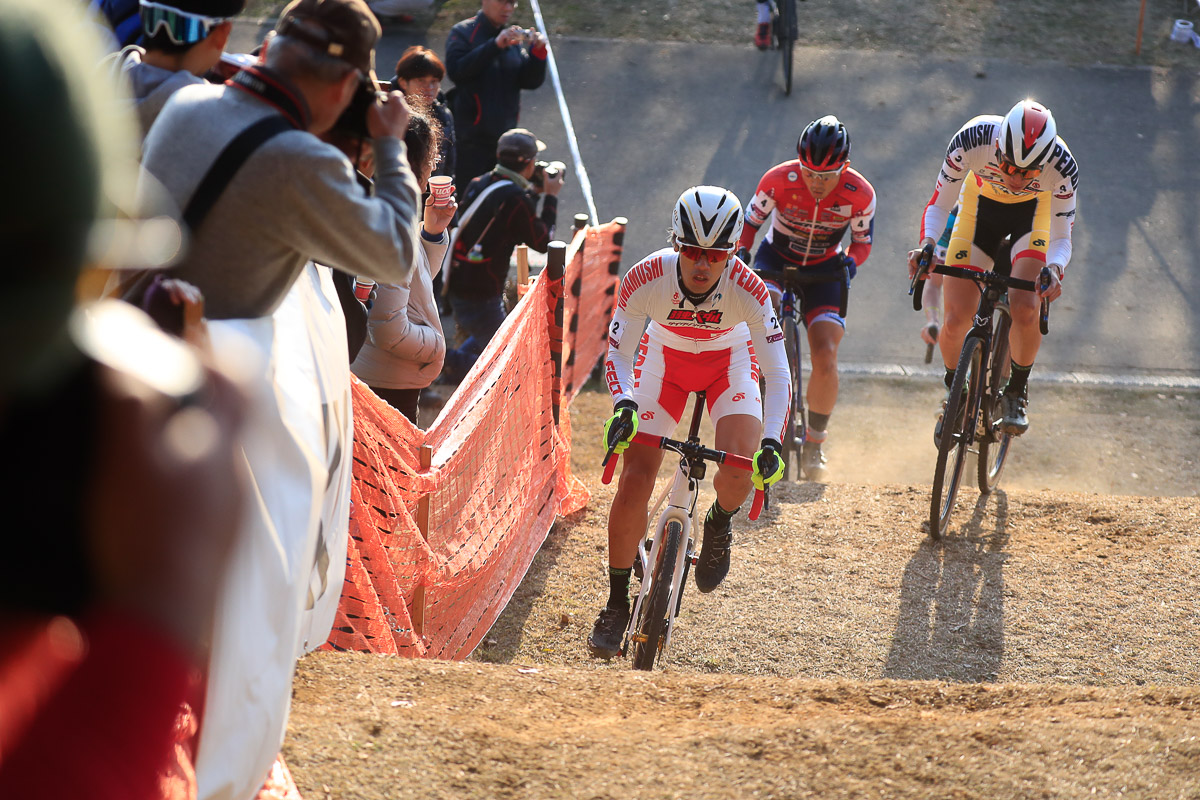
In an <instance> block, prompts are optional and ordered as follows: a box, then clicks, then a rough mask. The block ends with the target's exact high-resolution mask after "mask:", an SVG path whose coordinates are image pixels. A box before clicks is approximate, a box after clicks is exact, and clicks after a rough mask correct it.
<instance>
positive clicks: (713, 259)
mask: <svg viewBox="0 0 1200 800" xmlns="http://www.w3.org/2000/svg"><path fill="white" fill-rule="evenodd" d="M679 252H680V253H681V254H683V255H685V256H687V257H688V258H690V259H691V260H692V261H702V260H703V261H707V262H708V263H710V264H724V263H725V262H726V261H728V260H729V256H731V255H732V254H733V251H732V250H718V249H717V248H715V247H697V246H696V245H694V244H682V245H680V246H679Z"/></svg>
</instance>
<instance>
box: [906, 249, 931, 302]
mask: <svg viewBox="0 0 1200 800" xmlns="http://www.w3.org/2000/svg"><path fill="white" fill-rule="evenodd" d="M932 263H933V245H931V244H927V245H925V246H924V247H922V248H921V255H919V256H917V272H916V274H915V275H913V277H912V281H910V282H909V284H908V293H909V295H910V296H911V297H912V299H913V311H920V310H921V295H922V294H924V287H921V291H920V292H918V291H917V286H918V285H920V283H921V281H922V280H923V279H924V278H925V276H926V275H928V274H929V267H930V264H932Z"/></svg>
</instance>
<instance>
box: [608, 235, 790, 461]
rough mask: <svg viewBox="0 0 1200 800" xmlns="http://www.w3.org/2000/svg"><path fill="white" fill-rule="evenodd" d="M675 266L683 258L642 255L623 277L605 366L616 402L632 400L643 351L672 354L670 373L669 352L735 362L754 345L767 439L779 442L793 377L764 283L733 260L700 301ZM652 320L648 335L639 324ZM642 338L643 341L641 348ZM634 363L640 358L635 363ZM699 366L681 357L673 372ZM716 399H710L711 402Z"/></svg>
mask: <svg viewBox="0 0 1200 800" xmlns="http://www.w3.org/2000/svg"><path fill="white" fill-rule="evenodd" d="M678 263H679V254H678V253H675V252H674V251H673V250H671V249H669V248H664V249H662V250H659V251H657V252H655V253H651V254H650V255H649V256H647V257H646V258H644V259H643V260H642V261H640V262H639V263H638V264H636V265H635V266H634V267H633V268H632V269H630V270H629V272H627V273H625V277H624V278H622V279H621V288H620V294H619V295H618V298H617V308H616V311H615V312H614V313H613V319H612V324H611V325H610V326H609V337H608V360H607V362H606V363H605V380H606V382H607V383H608V391H609V392H610V393H611V394H612V397H613V401H614V402H616V401H618V400H634V399H635V397H634V387H635V384H636V382H637V381H638V379H639V378H640V375H639V372H640V360H641V359H644V358H645V350H646V346H653V347H655V348H657V349H665V351H667V352H668V358H667V360H666V362H665V363H664V364H663V369H664V370H670V369H671V368H672V361H671V360H670V357H669V354H670V352H671V351H674V352H678V353H682V354H687V355H689V356H691V355H694V354H703V353H711V354H712V358H713V359H714V361H723V362H724V363H730V356H729V351H730V349H746V348H747V347H749V348H750V349H751V351H752V352H751V355H752V357H754V358H756V359H757V361H758V366H759V367H760V368H761V370H762V375H763V377H764V378H765V381H766V395H765V397H764V398H763V408H762V414H763V418H764V424H763V431H764V433H763V436H764V437H770V438H772V439H777V440H778V439H780V437H782V436H783V429H784V422H785V421H786V414H787V411H788V407H789V406H790V404H791V390H792V386H791V374H790V371H789V368H788V363H787V354H786V353H785V351H784V349H783V332H782V330H781V329H780V326H779V320H778V319H777V318H776V316H775V310H774V308H773V307H772V305H771V298H770V295H769V294H768V293H767V287H766V284H765V283H763V280H762V278H760V277H758V276H757V275H756V274H754V271H753V270H751V269H750V268H749V267H748V266H746V265H745V264H744V263H742V261H741V260H740V259H738V258H736V257H734V256H731V257H730V259H729V263H728V264H727V265H726V266H725V269H724V271H722V273H721V276H720V278H718V280H717V283H716V285H715V286H714V287H713V288H712V291H711V292H710V293H709V294H708V296H707V297H705V298H704V300H703V301H701V302H700V303H699V304H695V303H693V302H692V301H691V300H689V299H688V297H687V296H686V294H685V293H684V290H683V287H682V285H681V283H680V278H679V272H678ZM647 320H649V325H647V326H646V330H645V337H643V335H642V327H643V325H644V324H645V323H646V321H647ZM643 338H644V339H645V340H646V343H645V345H643V346H642V347H640V348H639V345H642V342H643ZM639 349H640V350H641V351H642V352H639ZM635 359H636V360H639V364H638V365H636V366H635ZM694 361H695V359H694V358H680V359H678V363H677V365H676V368H677V369H679V370H687V369H689V367H688V366H687V364H688V363H689V362H694ZM736 361H737V359H736V358H735V359H734V363H736ZM661 377H666V376H661ZM680 377H681V378H682V377H684V376H680ZM755 378H757V374H756V375H755ZM681 382H682V381H681ZM755 388H757V387H755ZM716 399H717V398H712V397H710V398H709V401H710V403H711V402H712V401H714V400H716Z"/></svg>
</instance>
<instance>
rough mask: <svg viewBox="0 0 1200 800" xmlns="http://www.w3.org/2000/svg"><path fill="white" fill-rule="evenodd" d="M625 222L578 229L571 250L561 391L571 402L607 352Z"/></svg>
mask: <svg viewBox="0 0 1200 800" xmlns="http://www.w3.org/2000/svg"><path fill="white" fill-rule="evenodd" d="M624 241H625V220H623V219H620V218H618V219H616V220H614V221H612V222H607V223H605V224H603V225H601V226H599V227H596V228H592V227H587V228H583V229H582V230H580V231H579V232H578V233H577V234H576V236H575V239H574V241H572V242H571V249H570V250H568V251H567V268H566V274H565V275H564V277H563V289H564V292H565V297H564V303H563V327H564V329H565V331H566V334H565V336H564V342H563V370H562V387H563V388H562V391H563V397H564V398H565V402H566V404H567V405H570V403H571V401H572V400H574V399H575V395H577V394H579V391H580V390H581V389H582V388H583V385H584V384H585V383H587V380H588V376H589V375H590V374H591V371H592V368H593V367H595V366H596V362H597V361H599V360H600V357H601V356H602V355H604V354H605V353H606V352H607V351H608V325H609V323H610V322H612V315H613V309H614V308H615V307H616V298H617V286H618V284H619V283H620V276H619V274H618V270H619V269H620V266H621V248H622V246H623V245H624Z"/></svg>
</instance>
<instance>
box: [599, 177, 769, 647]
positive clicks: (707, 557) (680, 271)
mask: <svg viewBox="0 0 1200 800" xmlns="http://www.w3.org/2000/svg"><path fill="white" fill-rule="evenodd" d="M741 227H742V207H741V203H740V202H739V201H738V198H737V196H736V195H734V194H733V192H730V191H729V190H727V189H722V188H719V187H716V186H695V187H692V188H691V189H688V190H687V191H686V192H684V193H683V194H682V195H681V196H680V198H679V200H678V202H676V204H675V212H674V215H673V220H672V231H671V247H669V248H664V249H662V250H659V251H657V252H654V253H651V254H650V255H649V256H647V257H646V258H644V259H642V260H641V261H640V262H639V263H637V264H636V265H634V266H633V267H632V268H630V270H629V271H628V272H627V273H625V277H624V278H623V279H622V280H621V289H620V293H619V295H618V297H617V308H616V311H615V312H614V313H613V319H612V324H611V325H610V327H609V341H608V360H607V361H606V362H605V370H604V371H605V380H606V381H607V383H608V390H609V392H610V393H611V394H612V397H613V404H614V408H613V410H614V413H613V416H612V417H611V418H610V419H609V420H608V422H607V423H606V424H605V426H604V440H605V447H612V448H613V451H614V452H616V453H622V452H623V453H624V456H625V457H624V460H623V464H622V466H621V478H620V481H619V482H618V484H617V492H616V495H615V496H614V497H613V503H612V510H611V511H610V512H609V516H608V559H609V560H608V564H609V568H608V577H609V598H608V601H607V603H606V604H605V607H604V608H603V609H601V611H600V616H599V618H598V619H597V620H596V624H595V626H594V627H593V629H592V633H591V635H590V636H589V637H588V647H589V649H590V650H591V652H592V654H593V655H595V656H599V657H602V658H611V657H612V656H614V655H616V654H617V653H618V652H619V651H620V648H621V639H622V637H623V635H624V633H625V627H626V626H627V625H628V624H629V612H630V609H629V575H630V572H631V570H632V567H633V561H634V557H635V556H636V554H637V548H638V542H639V540H640V539H641V537H642V536H643V535H644V534H645V532H646V517H647V507H648V505H649V503H650V495H651V493H652V492H653V490H654V481H655V479H656V477H657V475H658V468H659V466H660V465H661V464H662V459H663V451H662V450H660V449H658V448H657V447H648V446H646V445H644V444H633V445H630V444H629V440H630V439H632V438H633V435H634V433H636V432H637V431H638V430H639V429H640V430H641V431H643V432H646V433H650V434H652V435H656V436H669V435H671V433H672V432H673V431H674V430H675V426H676V424H677V423H678V422H679V418H680V416H681V415H682V414H683V410H684V407H685V405H686V404H687V400H688V396H689V395H690V394H691V393H692V392H698V391H704V392H705V399H706V400H707V403H708V412H709V416H710V417H711V418H712V421H713V427H714V428H715V439H716V447H717V449H718V450H725V451H726V452H730V453H738V454H740V455H744V456H749V455H750V454H751V453H752V452H753V453H754V456H753V460H754V464H755V468H754V472H753V473H747V472H746V471H745V470H741V469H736V468H734V467H731V466H725V465H722V466H720V467H718V468H717V474H716V477H715V478H714V479H713V489H714V490H716V493H717V499H716V501H715V502H714V503H713V504H712V507H711V508H710V509H709V511H708V515H707V516H706V517H705V520H704V541H703V544H702V545H701V548H700V556H699V559H698V560H697V561H696V569H695V573H694V574H695V577H696V587H697V588H698V589H699V590H700V591H701V592H711V591H712V590H713V589H715V588H717V586H718V585H720V583H721V581H723V580H724V579H725V575H726V574H727V573H728V571H729V561H730V547H731V545H732V544H733V532H732V519H733V515H734V514H736V513H737V511H738V509H739V508H740V507H741V504H742V502H743V501H744V500H745V499H746V495H748V494H749V493H750V487H751V485H753V486H755V487H756V488H759V489H762V488H763V487H764V486H769V485H771V484H773V483H775V482H776V481H778V480H779V478H780V477H781V476H782V475H783V462H782V461H781V460H780V458H779V455H778V453H779V451H780V449H781V445H780V439H781V438H782V436H783V427H784V422H785V415H786V413H787V409H788V408H789V406H790V404H791V384H790V382H789V381H788V365H787V354H786V353H785V352H784V349H783V334H782V332H781V331H780V329H779V321H778V319H777V318H776V316H775V312H774V310H773V309H772V307H771V298H770V295H769V294H768V292H767V287H766V286H765V285H764V284H763V282H762V279H760V278H759V277H758V276H757V275H755V274H754V272H753V271H752V270H751V269H750V268H749V267H748V266H747V265H746V264H744V263H743V262H742V261H741V260H739V259H737V258H735V257H733V249H734V247H735V246H736V245H737V242H738V234H739V232H740V231H741ZM647 322H648V324H647ZM643 325H645V332H644V333H643ZM760 365H761V374H762V377H763V379H764V381H763V383H764V384H765V389H766V391H765V393H760V389H759V374H760ZM618 423H620V424H618ZM622 429H623V430H624V433H623V434H621V431H622ZM756 442H758V443H759V445H758V451H757V452H754V449H755V443H756ZM626 448H628V449H626Z"/></svg>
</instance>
